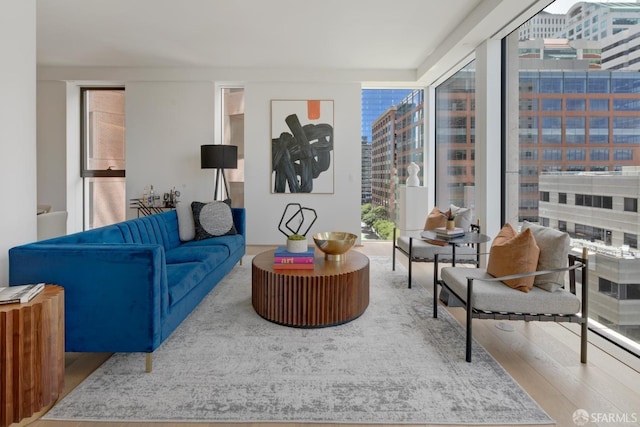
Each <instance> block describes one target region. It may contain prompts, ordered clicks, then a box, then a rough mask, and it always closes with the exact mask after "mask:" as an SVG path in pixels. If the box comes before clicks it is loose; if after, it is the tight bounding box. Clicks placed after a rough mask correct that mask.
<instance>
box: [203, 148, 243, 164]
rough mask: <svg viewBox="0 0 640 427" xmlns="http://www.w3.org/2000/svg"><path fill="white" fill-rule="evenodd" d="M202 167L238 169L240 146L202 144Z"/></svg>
mask: <svg viewBox="0 0 640 427" xmlns="http://www.w3.org/2000/svg"><path fill="white" fill-rule="evenodd" d="M200 168H201V169H237V168H238V147H237V146H236V145H221V144H215V145H201V146H200Z"/></svg>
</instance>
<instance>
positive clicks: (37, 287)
mask: <svg viewBox="0 0 640 427" xmlns="http://www.w3.org/2000/svg"><path fill="white" fill-rule="evenodd" d="M43 290H44V283H38V284H33V285H20V286H7V287H0V304H13V303H16V302H22V303H24V302H29V301H31V300H32V299H33V298H34V297H35V296H36V295H38V294H39V293H40V292H42V291H43Z"/></svg>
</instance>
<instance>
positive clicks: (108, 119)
mask: <svg viewBox="0 0 640 427" xmlns="http://www.w3.org/2000/svg"><path fill="white" fill-rule="evenodd" d="M81 93H82V97H81V109H82V116H81V117H82V119H81V120H82V123H81V128H82V140H81V141H82V149H81V155H82V159H81V164H82V167H81V173H82V178H83V187H84V197H83V198H84V208H83V209H84V212H83V223H84V224H83V227H84V229H92V228H96V227H101V226H104V225H108V224H113V223H116V222H120V221H124V220H125V219H126V207H127V203H126V194H125V193H126V190H125V119H124V118H125V115H124V106H125V96H124V88H103V87H100V88H83V89H82V91H81Z"/></svg>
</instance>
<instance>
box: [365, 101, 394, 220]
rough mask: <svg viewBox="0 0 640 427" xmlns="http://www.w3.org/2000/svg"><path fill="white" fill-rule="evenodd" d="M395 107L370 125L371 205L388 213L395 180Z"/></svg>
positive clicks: (392, 198)
mask: <svg viewBox="0 0 640 427" xmlns="http://www.w3.org/2000/svg"><path fill="white" fill-rule="evenodd" d="M396 111H397V107H396V106H395V105H394V106H391V107H389V108H387V110H386V111H385V112H384V113H382V115H380V116H379V117H378V118H377V119H375V120H374V121H373V123H372V125H371V134H372V138H373V139H372V142H371V203H373V205H374V206H384V207H385V209H386V210H387V213H390V212H391V210H392V208H393V206H394V205H395V196H394V192H393V191H392V188H395V185H394V184H392V180H394V179H395V180H397V171H396V170H395V164H394V144H395V134H396V130H395V129H396Z"/></svg>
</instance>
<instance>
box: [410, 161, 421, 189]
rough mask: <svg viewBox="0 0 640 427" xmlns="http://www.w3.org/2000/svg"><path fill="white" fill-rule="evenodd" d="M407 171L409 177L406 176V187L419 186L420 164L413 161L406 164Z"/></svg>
mask: <svg viewBox="0 0 640 427" xmlns="http://www.w3.org/2000/svg"><path fill="white" fill-rule="evenodd" d="M407 172H408V173H409V177H408V178H407V187H419V186H420V178H418V172H420V166H418V165H417V164H416V163H415V162H411V164H410V165H409V166H407Z"/></svg>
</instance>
